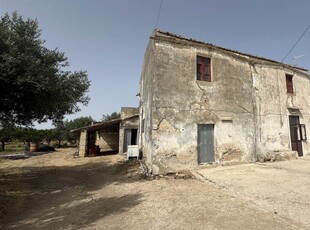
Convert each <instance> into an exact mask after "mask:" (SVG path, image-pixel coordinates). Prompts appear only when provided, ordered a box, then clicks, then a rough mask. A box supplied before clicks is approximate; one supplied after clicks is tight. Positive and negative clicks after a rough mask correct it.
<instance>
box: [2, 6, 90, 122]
mask: <svg viewBox="0 0 310 230" xmlns="http://www.w3.org/2000/svg"><path fill="white" fill-rule="evenodd" d="M68 66H69V63H68V62H67V58H66V57H65V55H64V53H62V52H59V51H58V50H57V49H54V50H49V49H47V48H46V47H44V41H43V40H42V39H40V30H39V27H38V21H37V20H32V19H27V20H24V19H23V18H22V17H21V16H19V15H18V14H17V12H14V13H13V14H12V15H11V16H10V15H9V14H5V15H4V16H3V17H2V18H1V19H0V122H10V123H14V124H18V125H31V124H32V123H33V122H34V121H37V122H39V123H40V122H45V121H47V120H53V121H57V120H62V119H63V117H64V115H66V114H72V113H75V112H77V111H79V110H80V108H79V106H78V105H79V104H82V105H87V104H88V102H89V100H90V99H89V97H88V96H87V95H86V93H87V91H88V88H89V86H90V82H89V80H88V79H87V74H86V72H83V71H79V72H70V71H65V70H63V68H65V67H68Z"/></svg>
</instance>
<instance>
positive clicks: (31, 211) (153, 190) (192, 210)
mask: <svg viewBox="0 0 310 230" xmlns="http://www.w3.org/2000/svg"><path fill="white" fill-rule="evenodd" d="M73 153H74V149H61V150H58V151H57V152H53V153H50V154H44V155H41V156H34V157H31V158H29V159H25V160H2V161H1V162H0V174H1V179H0V210H1V211H0V212H1V213H0V214H1V215H0V228H1V229H307V228H308V226H307V225H305V224H303V222H301V221H298V220H295V219H293V218H290V217H289V216H286V215H279V214H278V213H276V212H275V211H273V210H270V209H263V208H262V207H260V206H259V205H257V204H256V203H255V202H253V201H252V200H249V199H247V198H246V197H243V196H239V195H238V194H237V193H236V192H234V191H231V190H229V189H227V188H224V187H223V186H219V185H217V184H216V183H212V182H210V181H208V180H204V179H202V180H197V179H191V178H189V177H190V176H185V177H186V178H187V179H178V177H177V178H175V177H174V176H166V177H158V178H157V179H154V180H149V179H145V178H144V176H143V175H142V174H141V170H140V164H139V161H125V159H124V157H123V156H120V155H106V156H100V157H93V158H73ZM182 176H183V175H182ZM308 229H309V228H308Z"/></svg>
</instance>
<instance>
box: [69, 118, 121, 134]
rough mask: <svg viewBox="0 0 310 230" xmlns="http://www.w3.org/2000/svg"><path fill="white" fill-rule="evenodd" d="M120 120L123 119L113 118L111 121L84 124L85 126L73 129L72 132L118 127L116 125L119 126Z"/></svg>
mask: <svg viewBox="0 0 310 230" xmlns="http://www.w3.org/2000/svg"><path fill="white" fill-rule="evenodd" d="M120 122H121V119H114V120H111V121H103V122H100V123H96V124H92V125H89V126H84V127H81V128H77V129H72V130H70V131H71V132H72V133H77V132H81V130H87V131H88V132H89V131H98V130H101V129H104V128H109V127H116V126H118V127H119V125H120Z"/></svg>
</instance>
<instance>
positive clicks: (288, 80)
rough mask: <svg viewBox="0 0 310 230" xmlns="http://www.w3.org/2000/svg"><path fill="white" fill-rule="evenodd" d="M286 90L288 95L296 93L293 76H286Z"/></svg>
mask: <svg viewBox="0 0 310 230" xmlns="http://www.w3.org/2000/svg"><path fill="white" fill-rule="evenodd" d="M285 76H286V89H287V92H288V93H294V88H293V75H289V74H286V75H285Z"/></svg>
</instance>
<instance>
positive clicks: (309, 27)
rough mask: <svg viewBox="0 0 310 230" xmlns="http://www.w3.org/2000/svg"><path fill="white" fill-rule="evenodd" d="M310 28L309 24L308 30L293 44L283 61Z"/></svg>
mask: <svg viewBox="0 0 310 230" xmlns="http://www.w3.org/2000/svg"><path fill="white" fill-rule="evenodd" d="M309 28H310V24H309V25H308V27H307V28H306V30H305V31H304V32H303V33H302V35H301V36H300V37H299V39H298V40H297V41H296V42H295V44H294V45H293V47H292V48H291V49H290V51H289V52H288V53H287V54H286V56H285V57H284V58H283V59H282V61H281V63H283V61H284V60H285V59H286V58H287V56H288V55H289V54H290V53H291V52H292V50H293V49H294V48H295V46H296V45H297V44H298V42H299V41H300V40H301V39H302V37H303V36H304V35H305V34H306V32H307V31H308V29H309Z"/></svg>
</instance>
